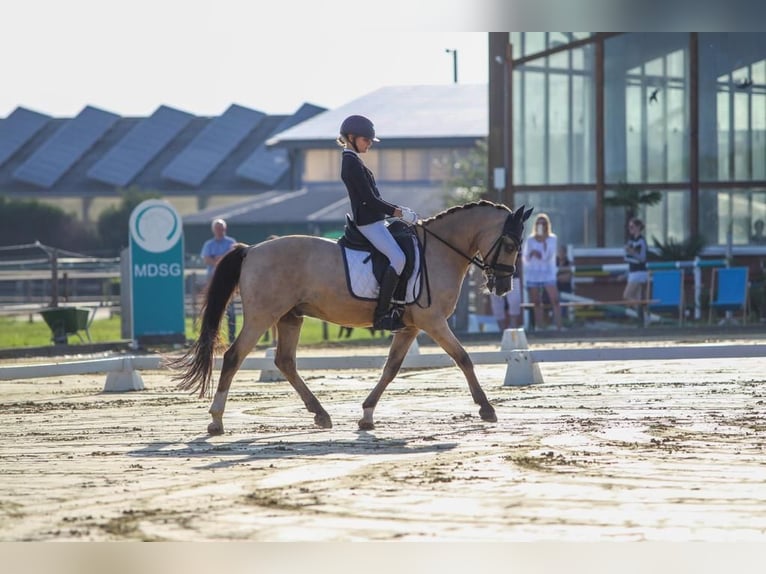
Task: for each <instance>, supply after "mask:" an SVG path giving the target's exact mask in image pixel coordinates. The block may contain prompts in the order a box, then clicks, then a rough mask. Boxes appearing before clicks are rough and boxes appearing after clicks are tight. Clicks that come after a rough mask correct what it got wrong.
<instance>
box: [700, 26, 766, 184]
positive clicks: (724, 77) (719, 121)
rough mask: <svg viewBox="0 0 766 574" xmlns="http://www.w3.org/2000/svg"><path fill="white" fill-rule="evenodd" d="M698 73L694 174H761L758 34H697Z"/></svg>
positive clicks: (764, 65)
mask: <svg viewBox="0 0 766 574" xmlns="http://www.w3.org/2000/svg"><path fill="white" fill-rule="evenodd" d="M699 77H700V79H699V91H700V102H699V130H700V137H699V147H700V162H699V163H700V179H701V180H702V181H731V180H736V181H752V180H763V179H766V166H765V165H764V164H766V141H765V139H766V45H765V44H764V42H763V34H762V33H752V34H746V33H737V34H731V33H716V34H700V35H699Z"/></svg>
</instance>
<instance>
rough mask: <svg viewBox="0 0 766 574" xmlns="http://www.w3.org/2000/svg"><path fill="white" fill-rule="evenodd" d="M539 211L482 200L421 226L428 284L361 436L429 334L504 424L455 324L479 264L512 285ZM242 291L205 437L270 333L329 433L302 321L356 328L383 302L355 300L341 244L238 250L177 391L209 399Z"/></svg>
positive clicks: (315, 240) (410, 313)
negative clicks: (310, 383) (527, 230)
mask: <svg viewBox="0 0 766 574" xmlns="http://www.w3.org/2000/svg"><path fill="white" fill-rule="evenodd" d="M531 213H532V209H531V208H530V209H528V210H526V211H525V210H524V206H522V207H520V208H518V209H517V210H515V211H513V210H511V209H509V208H508V207H506V206H505V205H501V204H496V203H493V202H491V201H486V200H480V201H478V202H471V203H467V204H464V205H460V206H455V207H451V208H449V209H446V210H444V211H442V212H440V213H438V214H436V215H434V216H433V217H430V218H427V219H423V220H419V221H418V223H417V224H416V226H415V229H416V233H417V237H418V241H419V242H420V244H421V245H422V249H423V257H422V262H421V265H423V266H425V268H424V269H423V272H424V273H425V277H426V280H425V281H424V283H425V285H424V288H423V289H421V292H420V293H419V295H418V298H417V299H416V301H415V302H414V303H411V304H409V305H407V306H406V308H405V313H404V316H403V322H404V324H405V328H404V329H401V330H398V331H396V332H394V333H393V337H392V341H391V345H390V347H389V351H388V357H387V359H386V362H385V364H384V367H383V371H382V373H381V375H380V378H379V380H378V383H377V384H376V386H375V387H374V388H373V390H372V392H371V393H370V394H369V396H368V397H367V398H366V399H365V401H364V402H363V403H362V418H361V419H359V421H358V426H359V429H360V430H371V429H374V428H375V422H374V417H373V413H374V411H375V407H376V405H377V403H378V400H379V399H380V397H381V395H382V394H383V392H384V391H385V389H386V387H387V386H388V384H389V383H390V382H391V381H392V380H393V379H394V377H395V376H396V374H397V373H398V372H399V369H400V367H401V365H402V362H403V361H404V358H405V355H406V354H407V350H408V349H409V348H410V346H411V345H412V342H413V341H414V340H415V338H416V336H417V335H418V333H419V332H420V331H421V330H422V331H424V332H425V333H427V334H428V335H429V336H430V337H431V338H432V339H433V340H434V341H435V342H436V343H438V344H439V345H440V346H441V347H442V349H443V350H444V351H445V352H446V353H447V354H448V355H449V356H450V357H452V359H453V360H454V361H455V363H456V364H457V366H458V367H459V368H460V369H461V370H462V372H463V375H464V376H465V379H466V381H467V382H468V388H469V390H470V393H471V397H472V398H473V401H474V403H476V404H477V405H479V407H480V408H479V416H480V417H481V419H482V420H483V421H486V422H497V416H496V414H495V409H494V407H493V406H492V405H491V404H490V403H489V401H488V400H487V396H486V394H485V393H484V391H483V390H482V388H481V386H480V384H479V381H478V379H477V377H476V373H475V372H474V367H473V362H472V361H471V358H470V356H469V355H468V353H467V352H466V350H465V349H464V348H463V346H462V345H461V344H460V342H459V340H458V339H457V337H456V336H455V334H454V333H453V332H452V330H451V328H450V326H449V323H448V318H449V317H450V316H451V315H452V313H453V312H454V311H455V307H456V305H457V300H458V295H459V293H460V287H461V285H462V283H463V279H464V277H465V275H466V273H467V272H468V268H469V266H470V265H476V266H477V267H479V268H480V269H481V270H482V272H483V274H484V279H485V285H484V287H485V288H486V289H487V290H488V291H490V292H493V293H495V294H497V295H503V294H505V293H506V292H507V291H509V290H510V289H511V288H512V282H511V278H512V275H513V274H514V272H515V264H516V259H517V257H518V255H519V252H520V249H521V242H522V239H523V237H524V222H525V221H526V220H527V219H528V218H529V216H530V215H531ZM237 287H239V295H240V298H241V301H242V311H243V317H244V318H243V326H242V330H241V331H240V333H239V335H238V336H237V338H236V339H235V341H234V343H232V344H231V346H229V348H228V349H227V350H226V351H225V353H224V355H223V364H222V367H221V372H220V376H219V380H218V387H217V389H216V392H215V395H214V397H213V402H212V404H211V406H210V409H209V413H210V415H211V418H212V422H211V423H210V424H209V425H208V427H207V431H208V433H209V434H211V435H217V434H222V433H223V432H224V427H223V413H224V408H225V406H226V398H227V396H228V393H229V388H230V386H231V383H232V380H233V378H234V375H235V374H236V372H237V370H238V369H239V367H240V366H241V365H242V361H243V360H244V359H245V357H246V356H247V355H248V353H249V352H250V351H252V349H253V348H254V347H255V345H256V343H257V342H258V340H259V339H260V338H261V336H262V335H263V333H264V332H266V330H267V329H269V328H270V327H271V326H273V325H274V324H276V326H277V333H278V337H277V341H278V343H277V348H276V352H275V354H274V364H275V365H276V367H277V368H278V369H279V370H280V371H281V372H282V374H283V375H284V376H285V378H286V379H287V380H288V381H289V382H290V384H291V385H292V386H293V388H294V389H295V390H296V391H297V393H298V395H299V396H300V398H301V399H302V400H303V403H304V405H305V406H306V409H307V410H308V411H309V412H310V413H313V414H314V424H315V425H317V426H318V427H320V428H331V427H332V420H331V418H330V415H329V414H328V413H327V411H325V409H324V407H322V405H321V404H320V402H319V400H318V399H317V398H316V396H314V394H313V393H312V392H311V391H310V390H309V388H308V387H307V386H306V383H305V382H304V380H303V379H302V378H301V376H300V375H299V373H298V371H297V369H296V349H297V346H298V339H299V336H300V330H301V325H302V323H303V317H304V316H310V317H316V318H318V319H322V320H324V321H328V322H331V323H336V324H338V325H344V326H349V327H369V326H370V325H371V324H372V318H373V310H374V307H375V304H376V303H375V301H369V300H362V299H358V298H355V297H353V296H352V295H351V293H350V292H349V290H348V287H347V285H346V279H345V274H344V263H343V254H342V252H341V248H340V246H339V245H338V243H337V242H336V241H335V240H331V239H326V238H321V237H311V236H306V235H286V236H281V237H278V238H275V239H270V240H267V241H264V242H262V243H258V244H256V245H246V244H243V243H238V244H236V245H235V246H234V247H233V249H232V250H231V251H229V253H227V254H226V255H225V256H224V257H223V259H221V261H219V263H218V265H217V266H216V268H215V272H214V274H213V277H212V279H211V281H210V283H209V286H208V290H207V294H206V297H205V303H204V306H203V310H202V314H201V324H200V333H199V336H198V338H197V340H196V341H195V342H194V343H193V344H192V345H191V346H190V347H189V349H188V350H187V351H186V352H185V353H184V354H183V355H182V356H181V357H178V358H177V359H175V360H174V361H172V362H171V367H172V368H174V369H175V370H176V371H178V372H177V373H176V374H175V375H174V376H173V379H174V380H176V381H178V383H177V388H178V389H180V390H186V391H191V392H197V391H198V392H199V397H200V398H203V397H205V396H206V395H209V394H210V393H209V387H210V382H211V379H212V375H213V355H214V353H215V351H216V350H218V348H219V347H220V346H221V342H220V332H219V328H220V322H221V317H222V315H223V313H224V311H225V309H226V305H227V304H228V302H229V299H230V298H231V296H232V295H233V293H234V292H235V289H236V288H237Z"/></svg>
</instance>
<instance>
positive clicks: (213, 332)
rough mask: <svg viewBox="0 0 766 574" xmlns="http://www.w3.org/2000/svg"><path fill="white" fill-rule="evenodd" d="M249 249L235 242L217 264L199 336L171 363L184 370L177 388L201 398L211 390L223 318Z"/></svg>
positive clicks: (179, 376)
mask: <svg viewBox="0 0 766 574" xmlns="http://www.w3.org/2000/svg"><path fill="white" fill-rule="evenodd" d="M247 248H248V245H245V244H244V243H237V244H235V245H234V247H233V248H232V250H231V251H229V252H228V253H227V254H226V255H224V257H223V259H221V260H220V261H219V262H218V265H216V267H215V272H214V273H213V278H212V279H211V280H210V284H209V285H208V287H207V292H206V295H205V302H204V304H203V305H202V320H201V325H200V334H199V337H198V338H197V340H196V341H195V342H194V344H193V345H192V346H191V347H190V348H189V350H188V351H186V353H185V354H184V355H183V356H182V357H181V358H179V359H178V360H177V361H174V362H173V363H172V364H171V366H173V367H175V368H178V369H182V372H181V373H180V374H179V375H177V376H175V377H173V378H174V379H175V380H177V381H179V383H178V388H179V389H181V390H184V391H192V392H194V391H197V390H199V396H200V398H202V397H204V396H205V395H206V394H207V393H208V388H209V385H210V379H211V378H212V376H213V353H214V352H215V350H216V349H217V348H219V346H220V343H221V341H220V337H221V318H222V317H223V314H224V311H226V307H227V305H228V304H229V300H230V299H231V296H232V295H233V294H234V290H235V289H236V288H237V285H238V284H239V275H240V273H241V271H242V261H243V260H244V258H245V253H246V249H247Z"/></svg>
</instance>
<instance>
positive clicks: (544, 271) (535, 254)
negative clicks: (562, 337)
mask: <svg viewBox="0 0 766 574" xmlns="http://www.w3.org/2000/svg"><path fill="white" fill-rule="evenodd" d="M557 252H558V238H557V237H556V235H555V234H554V233H553V231H552V229H551V220H550V218H549V217H548V215H547V214H545V213H541V214H539V215H538V216H537V218H536V219H535V225H534V227H533V228H532V234H531V235H530V236H529V237H528V238H527V239H526V241H524V248H523V251H522V260H523V262H524V279H525V282H526V284H527V290H528V292H529V300H530V301H531V302H532V304H533V305H534V306H535V329H537V330H539V329H542V328H543V296H542V290H543V289H545V292H546V293H548V298H549V299H550V302H551V305H552V306H553V320H554V321H555V323H556V328H557V329H558V330H561V306H560V305H559V290H558V287H556V272H557V271H558V269H557V267H556V253H557Z"/></svg>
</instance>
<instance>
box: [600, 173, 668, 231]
mask: <svg viewBox="0 0 766 574" xmlns="http://www.w3.org/2000/svg"><path fill="white" fill-rule="evenodd" d="M661 200H662V194H661V193H660V192H659V191H643V190H642V189H641V186H639V185H636V184H634V183H625V182H624V181H621V182H620V183H618V184H617V187H616V188H615V190H614V192H613V195H610V196H606V197H604V205H606V206H611V207H622V208H624V209H625V225H624V226H623V229H624V230H625V239H626V240H627V239H628V222H629V221H630V220H631V219H632V218H634V217H636V216H637V215H638V210H639V209H640V208H641V206H642V205H655V204H657V203H659V202H660V201H661Z"/></svg>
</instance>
